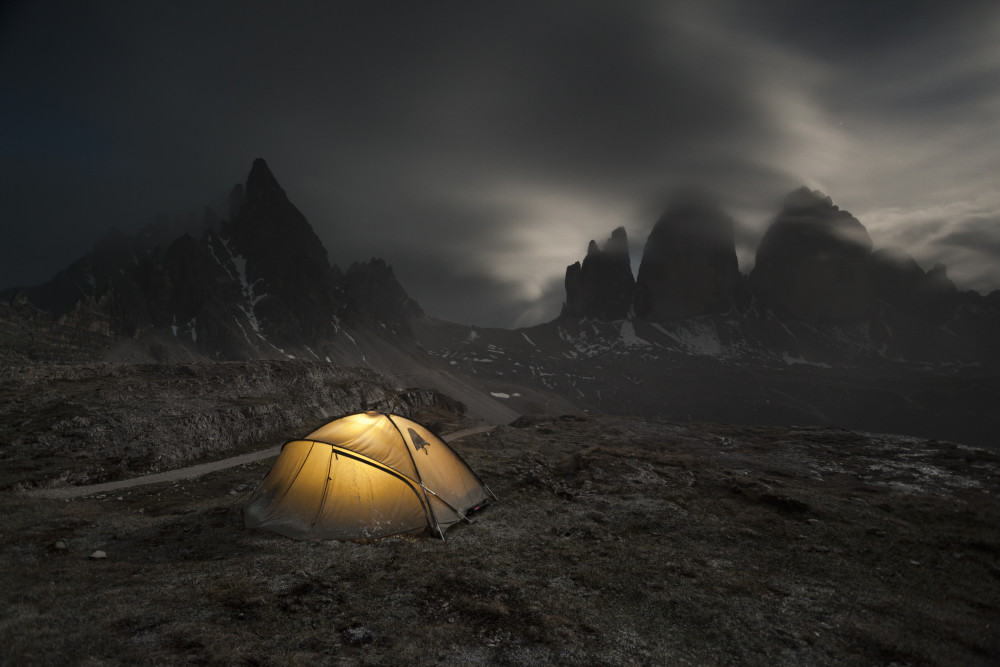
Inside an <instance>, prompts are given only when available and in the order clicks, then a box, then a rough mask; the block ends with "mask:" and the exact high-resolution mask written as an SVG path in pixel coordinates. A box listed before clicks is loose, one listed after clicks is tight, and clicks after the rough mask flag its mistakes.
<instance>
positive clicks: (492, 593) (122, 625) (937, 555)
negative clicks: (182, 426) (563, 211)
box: [0, 398, 1000, 665]
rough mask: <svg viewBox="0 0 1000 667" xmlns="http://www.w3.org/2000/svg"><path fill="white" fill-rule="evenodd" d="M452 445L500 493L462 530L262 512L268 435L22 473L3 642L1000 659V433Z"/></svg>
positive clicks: (21, 652)
mask: <svg viewBox="0 0 1000 667" xmlns="http://www.w3.org/2000/svg"><path fill="white" fill-rule="evenodd" d="M6 400H7V399H6V398H5V401H6ZM150 400H153V399H150ZM9 414H10V413H8V415H9ZM438 415H439V418H440V419H441V422H440V423H441V425H442V426H443V427H444V430H447V429H448V428H452V427H453V426H454V425H455V424H458V423H459V422H461V421H462V418H461V415H459V414H457V413H455V414H452V415H451V417H452V422H451V425H449V423H448V420H447V419H446V418H445V413H444V411H442V410H440V409H439V411H438ZM30 419H32V417H31V416H30V415H27V416H23V419H22V422H23V421H30ZM9 421H10V418H9V416H5V417H4V424H7V423H8V422H9ZM31 423H35V422H30V423H29V424H28V425H24V426H21V427H19V428H21V429H22V430H23V431H24V435H23V438H25V439H26V438H27V437H28V435H27V429H28V428H29V426H30V424H31ZM8 428H9V427H8ZM36 428H37V427H36ZM8 432H9V431H8ZM292 435H295V433H289V434H287V435H286V436H285V437H290V436H292ZM25 441H26V440H25ZM453 447H454V448H455V449H456V450H457V451H459V452H460V453H461V454H462V455H463V456H464V457H465V458H466V460H467V461H468V462H469V463H470V464H471V465H472V466H473V468H474V469H476V470H477V471H478V472H479V473H480V474H481V476H482V477H483V479H484V480H485V481H486V483H487V484H488V485H489V486H490V487H491V488H492V490H493V491H494V492H495V493H496V494H497V495H498V496H499V501H498V502H497V503H495V504H494V505H492V506H490V507H488V508H486V509H485V510H483V511H482V512H481V513H480V514H479V515H478V516H477V518H476V522H475V523H474V524H473V525H468V526H463V527H459V528H456V529H453V530H452V531H451V532H449V534H448V540H447V541H441V540H437V539H430V538H393V539H386V540H382V541H379V542H374V543H341V542H296V541H293V540H289V539H287V538H283V537H279V536H277V535H272V534H269V533H264V532H255V531H247V530H245V529H243V527H242V517H241V507H242V503H243V502H244V501H245V499H246V498H247V496H248V495H249V492H250V491H251V490H252V488H253V486H254V485H255V484H256V483H257V482H258V481H259V480H260V479H261V478H262V477H263V475H264V474H265V473H266V471H267V470H268V468H269V465H270V461H261V462H256V463H252V464H247V465H244V466H239V467H235V468H231V469H228V470H224V471H219V472H215V473H211V474H210V475H206V476H203V477H199V478H196V479H191V480H186V481H178V482H175V483H168V484H160V485H149V486H143V487H137V488H135V489H129V490H127V491H123V492H121V493H117V494H112V495H103V496H96V497H88V498H83V499H78V500H69V501H59V500H50V499H44V498H39V497H38V496H37V495H32V494H30V493H25V492H24V491H19V490H16V489H12V488H8V489H7V490H5V491H2V492H0V610H2V611H0V662H3V663H5V664H95V665H96V664H108V665H113V664H139V663H146V664H150V663H155V664H213V665H215V664H218V665H222V664H225V665H230V664H247V665H270V664H393V665H397V664H430V663H433V664H455V665H469V664H553V663H563V664H699V665H701V664H723V663H724V664H759V665H765V664H766V665H772V664H786V665H802V664H811V665H825V664H826V665H833V664H837V665H841V664H849V665H850V664H857V665H890V664H895V665H908V664H909V665H924V664H930V665H935V664H939V665H988V664H996V663H997V662H998V661H1000V641H998V639H997V637H998V636H1000V633H998V632H997V628H996V624H997V619H998V618H1000V503H998V500H997V496H998V493H1000V482H998V471H1000V457H998V455H997V454H994V453H991V452H989V451H985V450H980V449H972V448H967V447H961V446H956V445H952V444H948V443H944V442H936V441H926V440H919V439H914V438H903V437H898V436H883V435H873V434H861V433H853V432H849V431H842V430H836V429H815V428H795V427H744V426H734V425H719V424H703V423H683V424H682V423H670V422H653V421H648V420H640V419H636V418H621V417H611V416H594V417H568V416H567V417H558V416H537V417H529V418H522V419H520V420H518V421H517V422H515V423H514V424H512V425H509V426H503V427H499V428H497V429H495V430H494V431H493V432H491V433H487V434H480V435H474V436H469V437H467V438H465V439H462V440H458V441H456V442H455V443H454V444H453ZM21 449H22V448H21V447H17V448H11V447H9V446H8V447H7V448H6V450H5V452H6V453H5V456H6V460H5V461H4V464H5V469H8V468H9V466H10V465H11V463H12V462H17V461H18V460H19V459H20V458H21V455H20V454H19V453H18V452H20V451H21ZM26 451H36V450H34V449H31V448H28V449H27V450H26ZM70 461H76V459H70ZM68 479H70V481H72V478H68ZM97 552H102V553H103V555H104V557H103V558H100V557H98V556H100V555H101V554H98V553H97Z"/></svg>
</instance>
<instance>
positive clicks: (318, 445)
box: [243, 412, 495, 540]
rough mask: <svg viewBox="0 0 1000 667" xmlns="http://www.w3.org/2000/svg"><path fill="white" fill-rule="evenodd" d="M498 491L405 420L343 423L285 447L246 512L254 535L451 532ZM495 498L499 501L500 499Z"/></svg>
mask: <svg viewBox="0 0 1000 667" xmlns="http://www.w3.org/2000/svg"><path fill="white" fill-rule="evenodd" d="M491 496H493V494H492V492H491V491H490V490H489V489H488V488H487V487H486V485H485V484H483V482H482V480H481V479H479V476H478V475H476V473H474V472H473V471H472V469H471V468H470V467H469V466H468V464H467V463H466V462H465V461H463V460H462V457H460V456H459V455H458V454H456V453H455V451H454V450H453V449H452V448H451V447H449V446H448V444H447V443H445V442H444V440H442V439H441V438H439V437H438V436H436V435H434V433H432V432H431V431H430V430H428V429H427V428H426V427H424V426H421V425H420V424H418V423H417V422H415V421H412V420H410V419H406V418H404V417H400V416H398V415H390V414H382V413H379V412H365V413H361V414H356V415H350V416H347V417H341V418H340V419H335V420H334V421H332V422H330V423H328V424H326V425H325V426H322V427H320V428H319V429H317V430H316V431H314V432H312V433H310V434H309V435H307V436H306V437H305V438H303V439H302V440H292V441H290V442H287V443H285V445H284V447H282V449H281V455H280V456H279V457H278V460H277V461H275V463H274V467H273V468H271V471H270V472H269V473H268V474H267V477H265V478H264V481H263V482H261V484H260V486H259V487H258V488H257V490H256V491H255V492H254V494H253V496H251V498H250V501H249V502H248V503H247V505H246V507H244V509H243V521H244V525H246V527H247V528H262V529H265V530H270V531H273V532H275V533H279V534H281V535H287V536H288V537H294V538H297V539H339V540H355V539H375V538H379V537H387V536H389V535H399V534H404V533H419V532H422V531H424V530H431V531H434V532H437V533H438V534H439V535H440V536H441V537H442V538H443V537H444V531H445V530H446V529H447V528H448V526H451V525H452V524H455V523H458V522H459V521H463V520H465V521H468V516H469V513H470V512H472V511H474V510H476V509H478V508H479V507H480V506H482V505H484V504H486V502H487V500H488V499H489V497H491ZM494 497H495V496H494Z"/></svg>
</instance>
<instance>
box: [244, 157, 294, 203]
mask: <svg viewBox="0 0 1000 667" xmlns="http://www.w3.org/2000/svg"><path fill="white" fill-rule="evenodd" d="M246 197H247V200H248V201H249V202H252V203H256V202H260V201H268V200H278V201H281V200H283V201H288V196H287V195H286V194H285V191H284V190H283V189H282V188H281V186H280V185H278V179H276V178H275V177H274V174H272V173H271V169H270V168H269V167H268V166H267V162H265V161H264V158H257V159H256V160H254V161H253V166H252V167H251V168H250V175H249V176H247V188H246Z"/></svg>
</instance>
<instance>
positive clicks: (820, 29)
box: [0, 0, 1000, 326]
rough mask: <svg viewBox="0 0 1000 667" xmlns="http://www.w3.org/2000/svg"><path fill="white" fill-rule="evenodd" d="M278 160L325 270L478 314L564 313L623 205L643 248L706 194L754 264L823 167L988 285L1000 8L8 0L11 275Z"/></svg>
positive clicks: (939, 255) (850, 205)
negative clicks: (383, 266) (355, 264)
mask: <svg viewBox="0 0 1000 667" xmlns="http://www.w3.org/2000/svg"><path fill="white" fill-rule="evenodd" d="M820 4H822V5H823V6H822V7H819V5H820ZM258 156H261V157H264V158H265V159H266V160H267V161H268V164H269V165H270V167H271V169H272V170H273V171H274V173H275V175H276V176H277V178H278V180H279V181H280V182H281V184H282V185H283V186H284V188H285V190H286V191H287V192H288V194H289V197H290V198H291V199H292V201H293V202H294V203H295V204H296V205H297V206H298V207H299V208H300V209H301V210H302V212H303V213H304V214H305V215H306V217H307V218H308V219H309V221H310V222H311V223H312V224H313V226H314V227H315V228H316V230H317V233H318V234H319V235H320V237H321V238H322V240H323V243H324V244H325V246H326V248H327V251H328V253H329V255H330V260H331V261H332V262H336V263H338V264H340V265H341V266H342V267H346V266H347V265H349V264H350V263H351V261H354V260H359V259H367V258H368V257H371V256H380V257H383V258H385V259H386V260H387V261H388V262H390V263H391V264H392V265H393V266H394V267H395V269H396V273H397V275H398V276H399V278H400V280H401V282H402V283H403V285H404V286H405V287H406V289H407V290H408V291H409V293H410V295H411V296H413V297H414V298H416V299H417V300H418V301H419V302H420V303H421V305H423V307H424V309H425V310H426V311H428V313H430V314H431V315H434V316H437V317H441V318H444V319H450V320H453V321H458V322H464V323H474V324H479V325H500V326H513V325H522V324H531V323H536V322H539V321H544V320H548V319H551V318H552V317H554V316H555V315H556V314H557V313H558V310H559V304H560V303H561V301H562V299H563V289H562V278H563V271H564V269H565V266H566V265H567V264H570V263H572V262H574V261H576V260H578V259H580V258H582V257H583V255H584V253H585V251H586V247H587V242H588V241H589V240H590V239H591V238H596V239H598V241H603V240H604V239H606V238H607V237H608V235H609V234H610V232H611V230H612V229H613V228H614V227H616V226H618V225H624V226H625V227H626V229H627V230H628V231H629V235H630V239H631V241H632V245H633V249H634V256H635V257H636V258H638V256H639V253H640V252H641V244H642V242H643V241H644V240H645V238H646V235H647V234H648V233H649V230H650V228H651V226H652V224H653V222H655V220H656V217H657V215H658V213H659V208H660V207H661V206H662V202H663V197H664V196H665V194H667V193H669V192H670V191H671V190H672V189H675V188H678V187H683V186H687V185H690V184H697V185H700V186H701V187H703V188H705V189H707V190H709V191H710V192H712V193H714V194H716V195H717V196H718V197H719V198H720V199H721V200H722V202H723V204H724V205H725V206H726V208H727V210H728V211H729V212H730V213H731V214H732V215H733V217H734V218H735V219H736V220H737V222H738V223H739V224H740V225H741V227H742V229H741V233H740V235H739V238H740V247H739V252H740V261H741V267H742V269H743V270H744V271H748V270H749V269H750V267H751V266H752V262H753V251H754V248H755V244H756V240H757V239H758V238H759V236H760V234H761V233H762V230H763V228H764V227H765V226H766V224H767V223H768V221H769V219H770V218H772V217H773V216H774V214H775V213H776V211H777V206H778V203H779V202H780V199H781V197H782V196H783V195H784V194H785V193H786V192H787V191H788V190H790V189H792V188H793V187H796V186H798V185H801V184H806V185H809V186H811V187H814V188H818V189H821V190H823V191H824V192H826V193H827V194H829V195H830V196H832V197H833V200H834V202H835V203H837V204H838V205H840V206H841V207H842V208H845V209H847V210H849V211H851V212H852V213H854V214H855V215H856V216H857V217H858V218H859V219H860V220H861V221H862V222H863V223H864V224H865V225H866V226H867V227H868V230H869V232H870V233H871V235H872V237H873V240H874V241H875V244H876V246H877V247H882V246H886V245H900V246H903V247H905V248H907V249H908V250H909V251H910V252H911V253H912V254H913V255H914V256H915V257H916V258H917V260H918V261H919V262H920V263H921V264H922V265H923V266H924V268H930V266H931V265H933V263H934V262H944V263H945V264H946V265H947V266H948V268H949V274H950V275H951V276H952V278H953V279H954V280H956V282H957V283H958V284H959V286H960V287H961V288H974V289H979V290H981V291H989V290H991V289H996V288H998V287H1000V177H998V174H1000V4H998V3H997V2H996V0H989V1H987V2H981V3H975V2H955V3H945V2H888V1H886V2H869V1H865V2H829V3H812V2H792V1H786V2H781V1H774V2H742V1H740V0H719V1H714V0H709V1H704V0H700V1H698V2H624V1H621V0H615V1H613V2H611V1H608V2H584V1H580V0H573V1H568V2H543V1H541V0H529V1H526V2H515V1H505V2H465V1H462V2H459V1H456V2H393V3H387V2H385V3H384V2H367V1H366V2H354V3H334V2H330V3H320V2H314V3H295V2H282V3H276V2H271V3H264V2H242V1H241V2H205V3H183V2H181V3H178V2H162V3H161V2H131V1H127V2H121V3H112V2H101V1H93V2H76V1H73V2H65V3H63V2H45V1H34V2H20V3H16V2H15V3H10V2H8V3H5V4H3V5H0V287H4V286H10V285H14V284H34V283H38V282H42V281H44V280H46V279H47V278H49V277H51V275H53V274H54V273H55V271H57V270H58V269H59V268H62V267H63V266H65V265H67V264H68V263H69V262H70V261H72V260H73V259H75V258H76V257H78V256H80V255H81V254H82V253H83V252H85V251H86V250H87V249H88V248H89V247H90V245H91V244H92V243H93V241H94V240H96V238H98V237H99V236H100V235H102V234H103V233H104V232H105V231H106V230H107V229H108V228H109V227H111V226H116V227H118V228H120V229H123V230H126V231H134V230H136V229H138V228H139V227H141V226H143V225H145V224H148V223H150V222H152V220H153V218H154V216H155V215H156V214H157V213H160V212H162V213H168V214H171V215H179V214H182V213H186V212H187V211H190V210H200V209H201V208H202V207H203V206H204V205H206V204H213V205H216V207H217V208H218V210H219V211H220V213H224V209H223V208H222V207H221V204H219V203H220V202H222V201H224V198H225V195H226V193H227V191H228V190H229V188H230V187H231V186H232V184H233V183H236V182H238V181H243V180H245V177H246V173H247V171H248V170H249V168H250V163H251V162H252V160H253V158H255V157H258ZM636 268H637V266H635V265H633V269H636Z"/></svg>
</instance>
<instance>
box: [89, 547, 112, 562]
mask: <svg viewBox="0 0 1000 667" xmlns="http://www.w3.org/2000/svg"><path fill="white" fill-rule="evenodd" d="M107 557H108V555H107V554H106V553H104V552H103V551H101V550H100V549H98V550H97V551H95V552H94V553H92V554H90V556H89V558H90V560H101V559H102V558H107Z"/></svg>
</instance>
